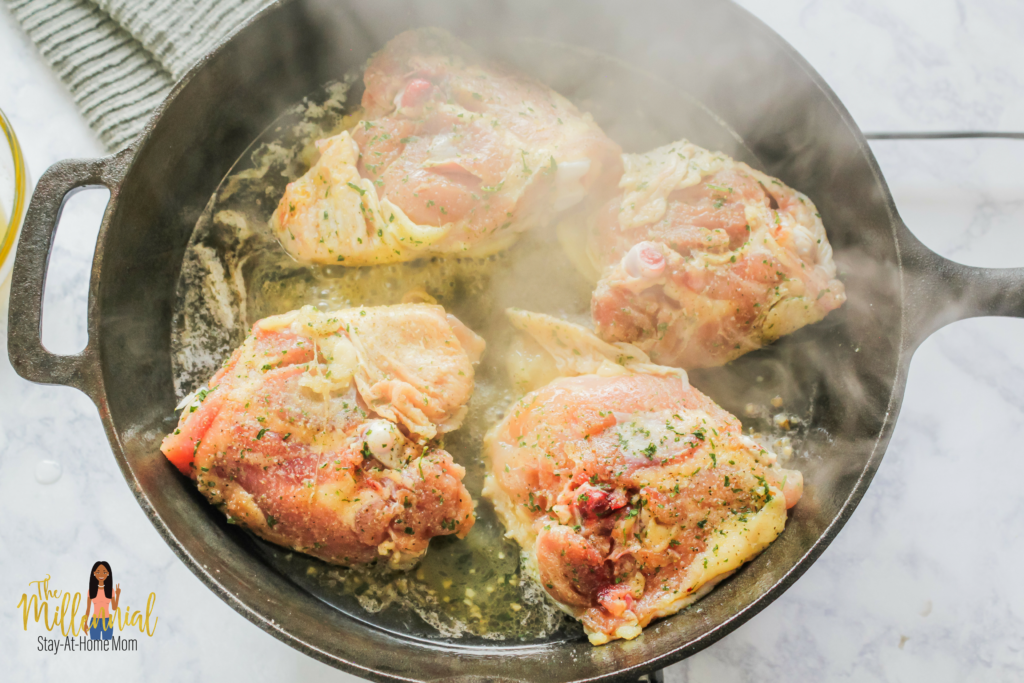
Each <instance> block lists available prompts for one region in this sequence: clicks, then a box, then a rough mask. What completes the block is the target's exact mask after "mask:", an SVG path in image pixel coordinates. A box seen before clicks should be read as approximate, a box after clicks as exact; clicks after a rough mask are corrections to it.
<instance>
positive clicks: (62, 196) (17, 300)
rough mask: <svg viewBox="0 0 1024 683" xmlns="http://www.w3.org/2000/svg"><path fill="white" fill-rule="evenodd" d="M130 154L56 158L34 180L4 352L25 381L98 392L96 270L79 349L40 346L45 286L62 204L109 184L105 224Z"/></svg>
mask: <svg viewBox="0 0 1024 683" xmlns="http://www.w3.org/2000/svg"><path fill="white" fill-rule="evenodd" d="M131 154H132V150H131V149H130V148H129V149H128V150H125V151H124V152H121V153H120V154H117V155H114V156H110V157H104V158H102V159H89V160H81V159H71V160H66V161H60V162H57V163H56V164H54V165H53V166H51V167H50V168H48V169H47V170H46V172H45V173H43V175H42V177H40V178H39V182H38V183H37V184H36V187H35V191H34V192H33V194H32V200H31V202H30V203H29V207H28V211H27V212H26V214H25V222H24V224H23V225H22V229H21V238H20V239H19V241H18V251H17V255H16V256H15V259H14V271H13V273H12V274H11V298H10V306H9V312H8V321H7V322H8V327H7V330H8V331H7V352H8V356H9V357H10V360H11V365H13V366H14V369H15V371H17V373H18V374H19V375H21V376H22V377H24V378H25V379H27V380H29V381H32V382H39V383H41V384H63V385H65V386H69V387H75V388H76V389H79V390H81V391H83V392H85V393H86V394H88V395H89V396H90V397H91V398H93V399H94V400H96V397H97V396H98V393H97V389H98V386H99V384H98V383H99V379H100V376H99V353H98V351H97V344H96V339H94V336H93V333H92V325H91V322H92V319H93V318H94V311H93V307H94V304H95V300H96V297H95V294H96V292H95V290H96V288H97V286H98V280H97V278H96V275H95V273H94V275H93V282H92V284H91V285H90V292H89V304H88V308H89V318H90V325H89V330H90V332H89V341H88V343H87V344H86V346H85V349H83V350H82V352H81V353H79V354H75V355H70V356H61V355H57V354H54V353H50V352H49V351H47V350H46V348H45V347H44V346H43V343H42V337H41V335H42V312H43V291H44V287H45V285H46V272H47V267H48V266H49V261H50V253H51V251H52V249H53V238H54V235H55V234H56V232H57V225H58V224H59V223H60V216H61V212H62V211H63V210H64V204H65V203H66V202H67V200H68V198H69V197H70V196H71V195H72V194H74V193H75V192H78V191H79V190H82V189H85V188H89V187H97V186H104V187H107V188H109V189H110V202H109V204H108V205H107V206H108V210H107V215H105V216H104V219H103V220H104V224H105V223H106V222H107V220H108V217H109V211H110V209H109V207H110V206H113V205H114V200H115V198H116V196H117V192H118V189H119V188H120V184H121V180H122V179H123V177H124V170H125V169H126V168H127V162H128V161H129V160H130V157H131ZM101 234H102V233H101Z"/></svg>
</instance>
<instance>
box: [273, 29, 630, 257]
mask: <svg viewBox="0 0 1024 683" xmlns="http://www.w3.org/2000/svg"><path fill="white" fill-rule="evenodd" d="M364 82H365V85H366V88H365V91H364V94H363V100H362V106H363V111H362V117H363V118H362V120H361V121H360V122H359V123H358V124H356V126H355V128H354V129H353V130H352V131H344V132H342V133H340V134H338V135H335V136H333V137H330V138H326V139H323V140H320V141H318V142H317V147H318V149H319V151H320V159H319V160H318V161H317V162H316V163H315V164H314V165H313V167H312V168H310V170H309V171H308V172H307V173H306V174H305V175H304V176H302V177H301V178H299V179H298V180H296V181H295V182H293V183H291V184H289V185H288V188H287V190H286V191H285V194H284V196H283V197H282V199H281V202H280V204H279V205H278V208H277V210H276V212H275V213H274V216H273V218H272V220H271V224H272V229H273V230H274V231H275V234H276V236H277V237H278V238H279V240H280V241H281V244H282V245H283V246H284V248H285V249H286V250H287V251H288V252H289V253H290V254H291V255H292V256H294V257H295V258H296V259H297V260H299V261H302V262H307V263H325V264H326V263H329V264H336V265H337V264H342V265H347V266H365V265H374V264H384V263H393V262H398V261H410V260H414V259H418V258H422V257H424V256H430V255H437V254H455V255H460V256H485V255H488V254H491V253H494V252H497V251H499V250H502V249H504V248H506V247H508V246H509V245H511V244H512V243H513V242H514V241H515V240H516V239H517V238H518V236H519V235H520V234H521V233H522V232H523V231H525V230H529V229H530V228H532V227H535V226H537V225H544V224H547V223H549V222H550V221H551V218H552V217H553V215H554V214H555V213H557V212H559V211H562V210H564V209H567V208H569V207H571V206H573V205H575V204H577V203H579V202H580V201H581V200H582V199H583V198H584V196H585V195H586V194H587V193H588V192H590V191H592V190H595V189H596V188H606V189H608V190H612V189H613V188H614V183H615V181H616V180H617V178H618V177H619V176H620V175H621V169H622V167H621V159H620V153H621V150H620V149H619V147H618V145H616V144H615V143H614V142H612V141H611V140H610V139H609V138H608V137H607V136H606V135H605V134H604V132H602V131H601V129H600V128H599V127H598V126H597V124H595V123H594V121H593V119H592V118H591V117H590V115H589V114H582V113H580V112H579V111H578V110H577V109H576V107H575V106H574V105H573V104H572V103H571V102H569V101H568V100H566V99H565V98H564V97H562V96H561V95H559V94H558V93H556V92H554V91H553V90H551V89H550V88H548V87H547V86H545V85H543V84H541V83H539V82H537V81H535V80H533V79H531V78H529V77H527V76H525V75H523V74H520V73H518V72H516V71H514V70H512V69H510V68H507V67H505V66H502V65H500V64H495V63H492V62H488V61H486V60H484V59H483V58H481V57H480V56H479V55H477V54H476V53H474V52H473V51H472V50H471V49H470V48H469V47H468V46H466V45H464V44H462V43H460V42H459V41H457V40H455V39H454V38H453V37H451V36H450V35H449V34H447V33H445V32H443V31H441V30H439V29H418V30H414V31H407V32H405V33H402V34H400V35H398V36H397V37H395V38H394V39H392V40H391V41H390V42H388V44H387V45H385V46H384V48H383V49H382V50H381V51H380V52H378V53H376V54H375V55H374V56H373V57H372V58H371V59H370V61H369V64H368V65H367V67H366V71H365V74H364Z"/></svg>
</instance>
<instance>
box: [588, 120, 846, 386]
mask: <svg viewBox="0 0 1024 683" xmlns="http://www.w3.org/2000/svg"><path fill="white" fill-rule="evenodd" d="M623 162H624V165H625V174H624V175H623V176H622V180H621V181H620V183H619V187H620V188H621V193H620V194H619V195H618V196H617V197H615V198H614V199H612V200H611V201H609V202H608V203H607V204H606V205H605V206H604V208H603V209H602V210H601V211H600V212H599V213H598V215H597V216H596V217H595V218H593V219H592V222H591V224H590V226H589V227H590V230H589V235H588V240H589V241H588V248H587V251H588V254H589V256H590V258H591V260H592V261H593V265H594V266H595V267H596V268H597V270H598V271H600V272H601V273H602V274H601V278H600V281H599V283H598V285H597V288H596V289H595V291H594V295H593V299H592V302H591V313H592V315H593V319H594V324H595V325H596V328H597V332H598V334H599V335H600V336H601V337H602V338H603V339H606V340H608V341H617V342H629V343H632V344H635V345H636V346H638V347H640V348H641V349H643V350H644V351H645V352H646V353H647V354H649V355H650V357H651V359H652V360H654V361H655V362H657V363H662V364H665V365H674V366H678V367H684V368H696V367H705V366H713V365H721V364H723V363H727V362H728V361H730V360H732V359H734V358H737V357H739V356H741V355H743V354H745V353H747V352H749V351H753V350H755V349H758V348H760V347H761V346H764V345H765V344H769V343H771V342H773V341H775V340H776V339H778V338H779V337H782V336H783V335H786V334H789V333H791V332H794V331H796V330H797V329H799V328H801V327H803V326H804V325H809V324H811V323H814V322H817V321H819V320H821V319H822V318H824V317H825V315H826V314H828V313H829V312H830V311H832V310H835V309H836V308H838V307H839V306H841V305H842V303H843V302H844V301H845V300H846V295H845V292H844V287H843V284H842V282H840V281H839V280H837V279H836V266H835V263H834V261H833V260H832V247H831V246H830V245H829V242H828V237H827V236H826V235H825V228H824V226H823V225H822V222H821V217H820V215H819V214H818V213H817V210H816V209H815V207H814V204H813V203H811V200H810V199H808V198H807V197H806V196H804V195H803V194H801V193H799V192H797V191H795V190H793V189H792V188H789V187H787V186H785V185H783V184H782V183H781V182H779V181H778V180H776V179H775V178H772V177H770V176H767V175H765V174H764V173H761V172H760V171H757V170H754V169H753V168H751V167H750V166H748V165H747V164H744V163H742V162H737V161H734V160H733V159H731V158H729V157H727V156H725V155H723V154H720V153H714V152H709V151H707V150H705V149H702V148H700V147H697V146H696V145H694V144H692V143H690V142H687V141H686V140H680V141H679V142H676V143H673V144H670V145H666V146H664V147H659V148H658V149H656V150H653V151H651V152H648V153H646V154H626V155H623Z"/></svg>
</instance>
